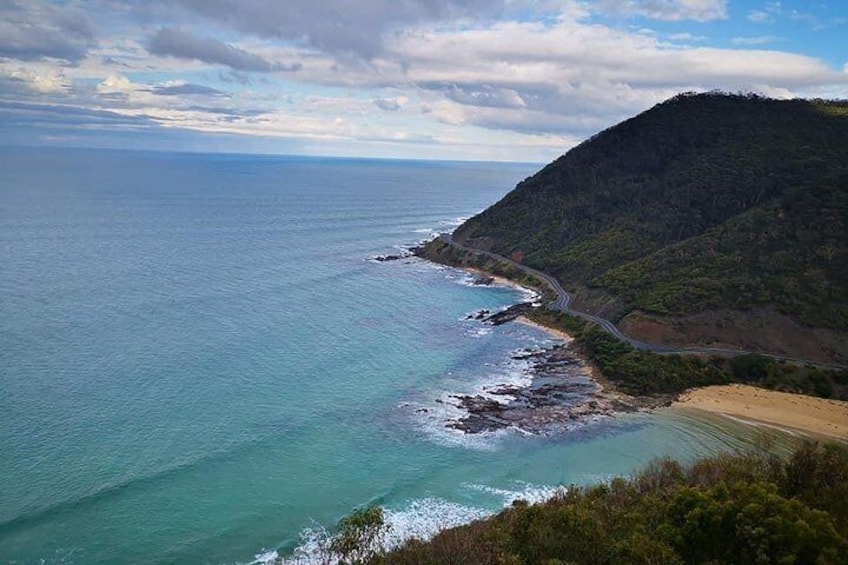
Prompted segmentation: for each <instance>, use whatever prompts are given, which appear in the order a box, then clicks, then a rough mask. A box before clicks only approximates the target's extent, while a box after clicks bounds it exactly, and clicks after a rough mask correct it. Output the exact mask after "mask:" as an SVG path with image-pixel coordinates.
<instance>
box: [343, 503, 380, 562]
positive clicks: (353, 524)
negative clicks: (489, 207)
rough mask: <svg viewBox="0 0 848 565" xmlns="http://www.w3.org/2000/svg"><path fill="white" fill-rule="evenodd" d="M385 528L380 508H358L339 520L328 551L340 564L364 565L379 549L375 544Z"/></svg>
mask: <svg viewBox="0 0 848 565" xmlns="http://www.w3.org/2000/svg"><path fill="white" fill-rule="evenodd" d="M386 527H387V526H386V523H385V516H384V514H383V509H382V508H380V507H379V506H368V507H366V508H360V509H358V510H356V511H354V512H353V513H352V514H350V515H349V516H345V517H344V518H342V519H341V521H340V522H339V525H338V531H337V532H336V534H335V535H334V536H333V538H332V539H331V540H330V547H329V549H330V551H331V552H332V553H333V554H335V555H338V556H339V557H340V561H341V562H342V563H364V562H366V561H367V560H368V559H370V558H372V557H373V556H374V555H376V553H377V551H378V549H380V548H379V547H378V543H377V542H378V541H379V537H380V535H381V534H383V533H384V531H385V529H386Z"/></svg>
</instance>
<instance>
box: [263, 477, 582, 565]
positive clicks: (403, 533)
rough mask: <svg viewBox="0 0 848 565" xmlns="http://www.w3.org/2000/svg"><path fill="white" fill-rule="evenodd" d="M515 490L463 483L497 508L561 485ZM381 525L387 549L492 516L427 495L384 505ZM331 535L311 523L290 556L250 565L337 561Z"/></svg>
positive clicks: (539, 498)
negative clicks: (493, 501) (496, 502)
mask: <svg viewBox="0 0 848 565" xmlns="http://www.w3.org/2000/svg"><path fill="white" fill-rule="evenodd" d="M517 484H518V485H519V488H518V489H517V490H509V489H501V488H495V487H490V486H487V485H479V484H465V485H463V487H464V488H466V489H469V490H473V491H477V492H482V493H485V494H487V495H492V496H494V497H496V498H498V499H500V506H501V508H507V507H509V506H511V505H512V504H513V502H515V501H517V500H524V501H527V502H529V503H531V504H536V503H540V502H544V501H546V500H550V499H551V498H553V497H554V496H556V495H558V494H560V493H563V492H565V489H564V488H563V487H558V486H557V487H554V486H544V485H534V484H530V483H517ZM383 511H384V518H385V525H386V526H385V528H384V531H383V534H382V535H381V536H380V538H379V540H378V542H377V543H378V547H379V548H381V549H383V550H391V549H395V548H397V547H400V546H401V545H403V544H404V543H406V542H408V541H410V540H413V539H418V540H422V541H428V540H430V539H432V538H433V537H435V536H436V534H438V533H439V532H440V531H442V530H446V529H449V528H455V527H457V526H462V525H464V524H469V523H471V522H473V521H475V520H482V519H484V518H487V517H489V516H492V515H494V514H495V513H496V512H497V511H496V510H493V509H492V508H491V507H489V508H482V507H478V506H471V505H467V504H459V503H456V502H451V501H449V500H445V499H442V498H436V497H428V498H420V499H414V500H410V501H408V502H406V503H404V504H403V505H401V506H399V507H395V508H392V507H388V508H384V509H383ZM331 540H332V535H331V534H330V533H329V532H328V531H327V530H326V529H325V528H323V527H322V526H319V525H314V526H312V527H309V528H305V529H304V530H303V531H302V532H301V544H300V545H299V546H298V547H297V549H295V551H294V553H293V554H292V556H291V557H288V558H284V559H280V558H279V556H278V555H277V552H275V551H272V552H267V553H263V554H261V555H258V556H257V560H256V561H254V562H252V563H251V565H260V564H269V565H270V564H272V563H283V564H284V565H295V564H297V565H313V564H327V563H338V557H335V558H334V557H333V556H332V555H331V554H330V552H329V551H328V550H327V548H328V547H329V544H330V542H331Z"/></svg>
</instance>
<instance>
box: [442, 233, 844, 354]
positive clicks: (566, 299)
mask: <svg viewBox="0 0 848 565" xmlns="http://www.w3.org/2000/svg"><path fill="white" fill-rule="evenodd" d="M439 239H441V240H442V241H444V242H445V243H447V244H449V245H451V246H452V247H455V248H456V249H461V250H463V251H466V252H468V253H474V254H477V255H483V256H485V257H488V258H490V259H493V260H495V261H498V262H500V263H506V264H507V265H509V266H510V267H514V268H516V269H519V270H521V271H524V272H525V273H527V274H529V275H533V276H534V277H536V278H538V279H539V280H541V281H542V282H544V283H545V284H546V285H547V286H548V287H550V289H551V290H552V291H553V292H554V294H555V295H556V299H555V300H554V301H553V302H551V303H550V304H548V308H550V309H551V310H557V311H559V312H563V313H565V314H569V315H571V316H576V317H578V318H582V319H584V320H586V321H589V322H592V323H593V324H597V325H599V326H600V327H602V328H603V329H604V330H605V331H606V332H607V333H609V334H610V335H613V336H615V337H617V338H618V339H620V340H622V341H625V342H627V343H629V344H630V345H632V346H633V347H634V348H636V349H641V350H643V351H652V352H654V353H659V354H661V355H719V356H724V357H736V356H738V355H746V354H750V353H756V354H757V355H762V356H764V357H770V358H772V359H776V360H778V361H787V362H790V363H799V364H802V365H810V366H813V367H821V368H824V369H836V370H839V369H844V368H845V366H844V365H834V364H827V363H817V362H815V361H809V360H807V359H798V358H795V357H786V356H783V355H774V354H770V353H762V352H759V351H745V350H742V349H723V348H719V347H672V346H668V345H662V344H659V343H647V342H644V341H639V340H636V339H633V338H631V337H628V336H626V335H624V334H623V333H621V330H619V329H618V327H617V326H616V325H615V324H613V323H612V322H611V321H609V320H607V319H605V318H601V317H599V316H595V315H593V314H589V313H588V312H581V311H580V310H574V309H573V308H571V298H572V297H571V294H569V293H568V292H566V291H565V289H563V288H562V286H561V285H560V284H559V281H558V280H556V279H555V278H554V277H552V276H551V275H549V274H547V273H543V272H542V271H539V270H537V269H534V268H532V267H528V266H527V265H522V264H521V263H517V262H515V261H513V260H512V259H509V258H507V257H504V256H503V255H498V254H497V253H492V252H491V251H483V250H481V249H475V248H473V247H468V246H465V245H462V244H460V243H457V242H455V241H454V240H453V237H451V234H447V233H443V234H441V235H439Z"/></svg>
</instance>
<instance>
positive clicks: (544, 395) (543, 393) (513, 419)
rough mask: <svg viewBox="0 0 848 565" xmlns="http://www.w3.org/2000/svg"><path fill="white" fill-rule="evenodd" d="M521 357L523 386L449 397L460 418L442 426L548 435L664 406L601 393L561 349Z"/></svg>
mask: <svg viewBox="0 0 848 565" xmlns="http://www.w3.org/2000/svg"><path fill="white" fill-rule="evenodd" d="M522 357H524V358H526V359H531V358H535V359H534V360H533V361H531V363H532V364H533V367H532V373H531V375H532V381H531V382H530V384H529V385H527V386H520V385H511V384H503V385H495V386H492V387H490V388H488V389H486V391H485V392H486V394H487V396H483V395H481V394H477V395H453V396H452V397H451V398H453V399H455V400H456V401H457V403H456V405H457V406H458V407H459V408H462V409H463V410H465V412H466V414H465V415H464V416H463V417H461V418H459V419H457V420H454V421H451V422H449V423H447V424H446V425H447V427H448V428H452V429H455V430H460V431H462V432H465V433H468V434H477V433H483V432H492V431H496V430H502V429H506V428H516V429H519V430H521V431H522V432H524V433H530V434H543V435H548V434H552V433H553V434H556V433H562V432H565V431H567V430H569V429H573V428H574V427H575V426H579V425H582V424H583V423H585V422H589V421H592V420H594V419H596V418H598V417H604V416H612V415H614V414H617V413H622V412H634V411H639V410H650V409H652V408H655V407H657V406H661V405H665V404H667V403H668V400H664V399H658V398H652V397H631V396H627V395H624V394H620V393H617V392H615V391H611V390H604V389H603V387H601V386H600V385H599V384H598V383H597V382H596V381H595V380H594V379H593V378H592V377H591V372H590V370H589V368H588V367H587V366H586V364H585V362H583V361H582V360H581V359H580V358H579V357H577V356H576V355H575V354H574V352H573V351H572V350H571V349H570V348H569V346H567V345H558V346H555V347H552V348H550V349H546V350H544V351H539V352H533V353H532V354H530V355H527V356H522ZM493 397H496V398H493ZM437 402H439V401H438V400H437Z"/></svg>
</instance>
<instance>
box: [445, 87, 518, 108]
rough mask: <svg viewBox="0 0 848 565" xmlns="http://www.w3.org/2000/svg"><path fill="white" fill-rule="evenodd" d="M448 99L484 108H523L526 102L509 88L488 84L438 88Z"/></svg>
mask: <svg viewBox="0 0 848 565" xmlns="http://www.w3.org/2000/svg"><path fill="white" fill-rule="evenodd" d="M440 90H441V91H442V93H443V94H444V95H445V97H446V98H448V99H449V100H453V101H454V102H459V103H460V104H467V105H471V106H482V107H486V108H524V107H525V106H527V102H526V101H525V100H524V99H523V98H522V97H521V95H520V94H518V92H516V91H515V90H513V89H511V88H497V87H493V86H490V85H488V84H484V85H477V86H471V87H468V86H459V85H455V84H454V85H448V86H445V87H442V88H440Z"/></svg>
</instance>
